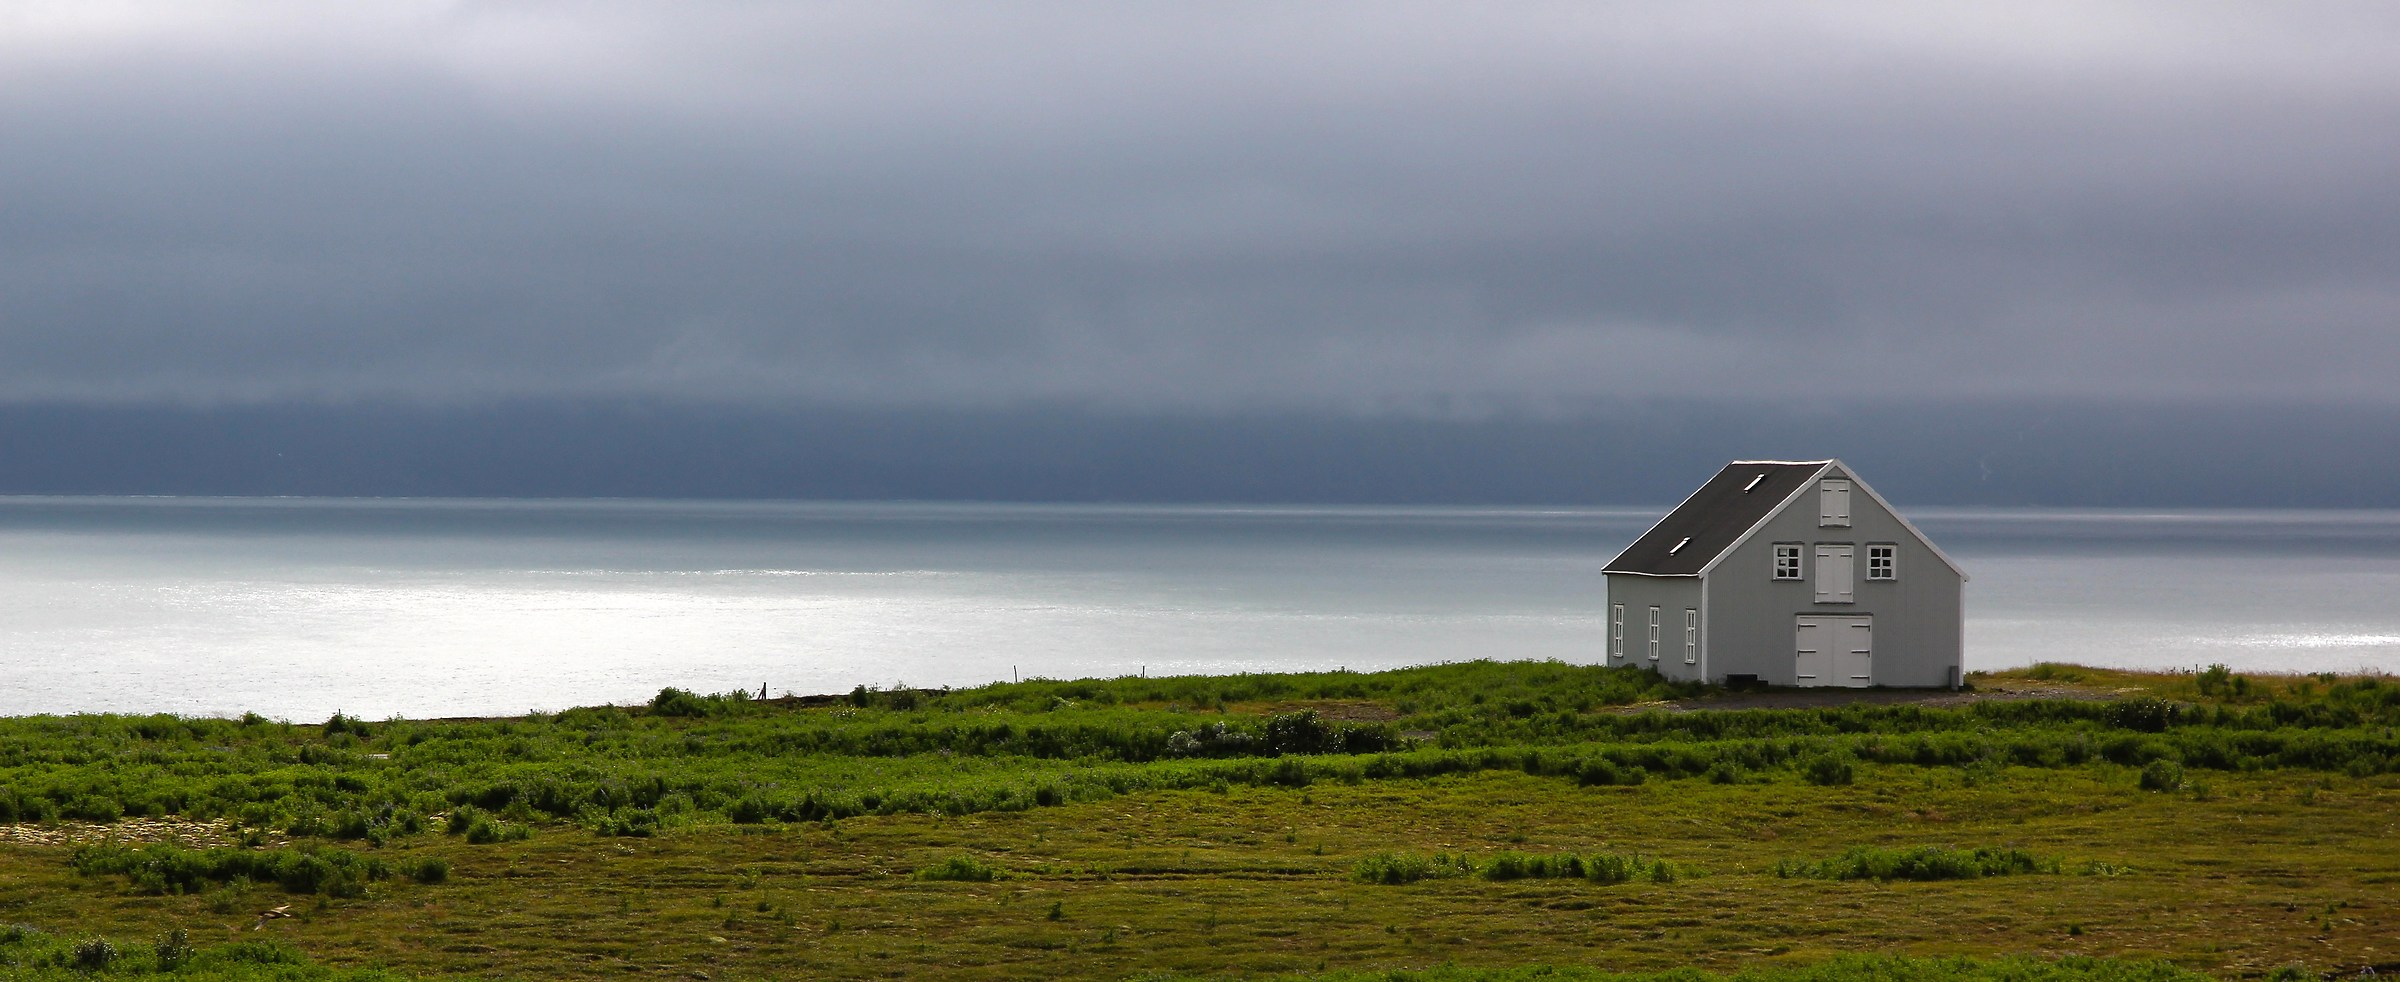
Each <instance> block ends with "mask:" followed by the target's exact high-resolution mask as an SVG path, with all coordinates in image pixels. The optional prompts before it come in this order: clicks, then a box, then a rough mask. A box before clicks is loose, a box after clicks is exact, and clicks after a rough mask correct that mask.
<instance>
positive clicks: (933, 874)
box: [917, 856, 1008, 883]
mask: <svg viewBox="0 0 2400 982" xmlns="http://www.w3.org/2000/svg"><path fill="white" fill-rule="evenodd" d="M1007 878H1008V871H1007V870H1004V869H1001V868H1000V867H998V866H994V865H992V864H990V863H987V862H984V861H983V860H980V859H977V858H975V857H973V856H952V857H950V858H948V859H945V860H942V861H941V862H938V863H935V864H933V865H931V866H927V867H925V868H924V869H921V870H918V871H917V879H920V880H952V881H958V882H967V883H990V882H992V881H993V880H1005V879H1007Z"/></svg>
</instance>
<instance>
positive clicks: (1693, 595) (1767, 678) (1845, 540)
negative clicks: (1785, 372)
mask: <svg viewBox="0 0 2400 982" xmlns="http://www.w3.org/2000/svg"><path fill="white" fill-rule="evenodd" d="M1607 573H1608V663H1609V664H1611V665H1641V666H1648V667H1651V668H1655V669H1658V671H1659V673H1660V674H1662V675H1665V676H1667V677H1669V678H1675V679H1689V680H1702V681H1709V682H1732V683H1737V684H1738V683H1743V682H1765V683H1769V684H1773V685H1844V686H1867V685H1889V686H1919V687H1934V686H1948V687H1956V686H1957V685H1958V684H1959V677H1960V671H1961V664H1962V663H1961V661H1960V651H1961V649H1962V648H1963V647H1964V640H1963V637H1962V631H1963V624H1964V621H1963V618H1962V617H1961V607H1962V594H1963V592H1964V586H1965V584H1966V581H1967V575H1966V573H1965V572H1963V571H1961V570H1960V569H1959V568H1958V564H1957V563H1955V562H1952V561H1951V560H1950V557H1949V556H1946V555H1943V554H1942V551H1941V550H1940V549H1939V548H1936V547H1935V546H1934V544H1933V541H1932V540H1930V539H1927V538H1926V537H1925V534H1924V533H1922V532H1919V531H1917V529H1916V526H1914V525H1910V524H1909V523H1908V520H1907V519H1905V518H1902V517H1900V513H1899V512H1896V511H1893V510H1892V506H1891V504H1890V503H1889V502H1886V501H1884V500H1883V496H1882V495H1878V494H1876V493H1875V490H1874V489H1873V488H1870V487H1868V486H1867V484H1866V482H1865V481H1861V480H1859V479H1858V476H1857V475H1856V474H1853V473H1851V472H1850V469H1849V468H1848V467H1847V466H1844V465H1843V464H1842V462H1841V461H1839V460H1810V461H1782V460H1744V461H1735V462H1734V463H1731V464H1727V465H1726V466H1725V469H1724V470H1721V471H1718V472H1717V476H1715V477H1713V478H1710V479H1709V480H1708V483H1706V484H1703V485H1701V486H1700V490H1698V491H1694V492H1692V496H1691V497H1689V498H1686V499H1684V501H1683V504H1680V505H1677V506H1676V507H1675V510H1674V511H1671V512H1668V513H1667V517H1665V518H1663V519H1660V520H1659V522H1658V524H1656V525H1653V526H1651V527H1650V530H1649V531H1648V532H1644V533H1642V537H1641V538H1639V539H1636V540H1634V542H1633V544H1632V545H1630V546H1627V547H1626V548H1625V551H1624V552H1623V553H1620V554H1619V555H1618V556H1617V558H1616V559H1615V560H1613V561H1611V562H1610V563H1609V564H1608V570H1607Z"/></svg>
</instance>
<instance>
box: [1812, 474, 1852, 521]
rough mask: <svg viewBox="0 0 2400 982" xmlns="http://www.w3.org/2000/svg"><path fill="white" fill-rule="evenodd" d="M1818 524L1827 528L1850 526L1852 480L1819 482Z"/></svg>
mask: <svg viewBox="0 0 2400 982" xmlns="http://www.w3.org/2000/svg"><path fill="white" fill-rule="evenodd" d="M1817 524H1818V525H1820V526H1823V527H1825V528H1849V527H1850V482H1848V481H1821V482H1818V484H1817Z"/></svg>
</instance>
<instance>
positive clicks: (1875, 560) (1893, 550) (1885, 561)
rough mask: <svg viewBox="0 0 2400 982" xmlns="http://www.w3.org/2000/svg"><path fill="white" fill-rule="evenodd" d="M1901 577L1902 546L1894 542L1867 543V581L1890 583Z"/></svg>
mask: <svg viewBox="0 0 2400 982" xmlns="http://www.w3.org/2000/svg"><path fill="white" fill-rule="evenodd" d="M1899 578H1900V546H1899V544H1898V543H1894V542H1869V543H1867V581H1868V582H1870V583H1890V582H1892V581H1894V580H1897V579H1899Z"/></svg>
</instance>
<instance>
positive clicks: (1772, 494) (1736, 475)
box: [1605, 460, 1833, 576]
mask: <svg viewBox="0 0 2400 982" xmlns="http://www.w3.org/2000/svg"><path fill="white" fill-rule="evenodd" d="M1832 464H1833V461H1830V460H1807V461H1790V460H1737V461H1734V462H1733V463H1730V464H1727V465H1725V469H1724V470H1721V471H1718V472H1717V476H1715V477H1712V478H1709V479H1708V483H1706V484H1703V485H1701V486H1700V490H1698V491H1694V492H1692V496H1691V497H1689V498H1685V499H1683V504H1680V505H1677V506H1675V510H1674V511H1671V512H1668V513H1667V517H1665V518H1662V519H1659V522H1658V524H1656V525H1653V526H1650V531H1648V532H1644V533H1642V537H1641V538H1639V539H1635V540H1633V544H1632V545H1630V546H1626V547H1625V551H1624V552H1622V553H1618V554H1617V558H1616V559H1615V560H1613V561H1611V562H1610V563H1609V564H1608V569H1607V570H1605V572H1610V573H1635V574H1639V575H1642V576H1698V575H1700V573H1701V571H1703V570H1704V569H1706V568H1707V567H1708V565H1709V561H1710V560H1713V559H1715V558H1717V557H1718V556H1719V555H1721V554H1723V553H1724V552H1726V551H1727V550H1729V549H1732V548H1733V547H1734V546H1735V545H1738V544H1740V542H1741V541H1742V540H1743V539H1744V538H1747V537H1748V536H1749V534H1750V530H1751V529H1753V528H1756V527H1758V524H1759V523H1760V522H1764V521H1766V520H1767V517H1768V516H1770V515H1773V514H1775V512H1776V511H1778V510H1780V509H1781V508H1782V507H1783V504H1784V502H1786V501H1789V500H1791V499H1792V496H1794V495H1797V494H1799V493H1800V492H1801V491H1802V490H1804V489H1806V488H1807V487H1808V484H1809V482H1810V481H1811V480H1813V479H1815V477H1816V476H1817V475H1818V474H1819V473H1821V472H1823V471H1824V470H1825V468H1827V467H1829V466H1832Z"/></svg>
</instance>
